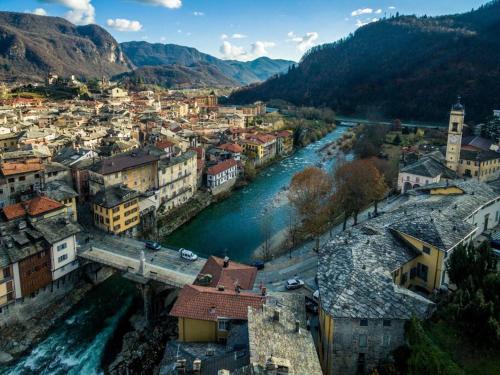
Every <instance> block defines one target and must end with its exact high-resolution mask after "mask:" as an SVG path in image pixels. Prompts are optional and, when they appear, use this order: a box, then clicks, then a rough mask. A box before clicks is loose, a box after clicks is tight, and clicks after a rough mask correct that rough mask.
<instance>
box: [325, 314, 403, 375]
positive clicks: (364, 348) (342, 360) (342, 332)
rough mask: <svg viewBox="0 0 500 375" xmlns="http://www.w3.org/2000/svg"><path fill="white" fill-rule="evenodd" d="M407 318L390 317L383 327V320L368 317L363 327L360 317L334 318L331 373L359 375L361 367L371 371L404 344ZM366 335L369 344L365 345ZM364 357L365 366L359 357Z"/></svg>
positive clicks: (365, 370) (366, 371)
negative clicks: (386, 324)
mask: <svg viewBox="0 0 500 375" xmlns="http://www.w3.org/2000/svg"><path fill="white" fill-rule="evenodd" d="M404 325H405V321H404V320H399V319H398V320H390V326H384V324H383V320H382V319H368V325H367V326H361V325H360V320H359V319H334V326H333V329H334V335H333V345H332V348H331V349H330V358H332V361H331V368H330V371H329V372H328V373H329V374H345V375H351V374H352V375H356V374H358V369H359V367H358V366H361V367H364V369H363V370H362V373H368V372H369V370H370V369H372V368H373V367H375V366H377V365H378V364H379V363H380V361H382V360H385V359H387V358H389V357H390V353H391V352H392V351H393V350H394V349H396V348H397V347H399V346H401V345H403V344H404V342H405V339H404ZM364 338H366V345H364V342H363V341H364ZM363 356H364V366H363V365H360V363H361V362H360V359H361V358H362V357H363Z"/></svg>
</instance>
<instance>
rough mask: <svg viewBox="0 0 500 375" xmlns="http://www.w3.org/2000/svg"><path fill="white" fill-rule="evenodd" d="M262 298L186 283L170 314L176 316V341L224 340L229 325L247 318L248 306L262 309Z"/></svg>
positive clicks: (221, 341)
mask: <svg viewBox="0 0 500 375" xmlns="http://www.w3.org/2000/svg"><path fill="white" fill-rule="evenodd" d="M263 302H264V297H262V296H260V295H258V294H255V293H252V292H248V291H236V290H230V289H227V288H226V289H224V287H220V288H212V287H205V286H198V285H186V286H184V288H182V290H181V292H180V294H179V297H178V299H177V301H176V302H175V304H174V306H173V307H172V310H171V311H170V315H172V316H175V317H177V318H178V321H179V341H184V342H219V343H225V342H226V339H227V337H228V335H229V332H230V331H231V328H232V326H234V325H239V324H241V323H243V322H245V321H247V319H248V307H253V308H255V309H258V308H262V304H263Z"/></svg>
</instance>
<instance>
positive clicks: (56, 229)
mask: <svg viewBox="0 0 500 375" xmlns="http://www.w3.org/2000/svg"><path fill="white" fill-rule="evenodd" d="M32 225H33V228H34V229H35V230H36V231H38V232H39V233H41V234H42V236H43V237H44V238H45V240H46V241H47V242H48V243H50V244H54V243H56V242H58V241H61V240H63V239H65V238H67V237H69V236H72V235H74V234H77V233H79V232H81V230H82V228H81V227H80V225H78V224H77V223H75V222H73V221H71V220H69V219H68V218H65V217H64V216H63V215H62V216H61V215H60V216H55V217H51V218H48V219H44V220H40V221H37V222H34V223H33V224H32Z"/></svg>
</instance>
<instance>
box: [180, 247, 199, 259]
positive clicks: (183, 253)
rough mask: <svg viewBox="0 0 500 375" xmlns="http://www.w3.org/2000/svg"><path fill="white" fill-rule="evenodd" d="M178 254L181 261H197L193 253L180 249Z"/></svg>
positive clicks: (196, 256)
mask: <svg viewBox="0 0 500 375" xmlns="http://www.w3.org/2000/svg"><path fill="white" fill-rule="evenodd" d="M179 254H180V255H181V258H182V259H186V260H191V261H195V260H196V259H198V255H196V254H195V253H193V252H192V251H190V250H186V249H180V250H179Z"/></svg>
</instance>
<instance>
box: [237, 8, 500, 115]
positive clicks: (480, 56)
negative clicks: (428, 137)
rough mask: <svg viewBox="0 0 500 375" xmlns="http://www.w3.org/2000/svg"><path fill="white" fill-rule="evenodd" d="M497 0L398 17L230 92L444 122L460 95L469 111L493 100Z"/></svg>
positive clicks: (499, 45)
mask: <svg viewBox="0 0 500 375" xmlns="http://www.w3.org/2000/svg"><path fill="white" fill-rule="evenodd" d="M498 35H500V2H499V1H494V2H491V3H489V4H488V5H486V6H483V7H481V8H479V9H477V10H475V11H471V12H468V13H463V14H456V15H448V16H439V17H415V16H400V17H393V18H387V19H383V20H381V21H379V22H374V23H371V24H368V25H366V26H364V27H361V28H359V29H358V30H357V31H356V32H355V33H353V34H352V35H351V36H349V37H347V38H344V39H342V40H340V41H337V42H335V43H329V44H325V45H322V46H319V47H315V48H313V49H311V50H310V51H308V52H307V53H306V54H305V55H304V57H303V58H302V59H301V61H300V63H299V64H298V66H296V67H293V68H292V69H290V71H289V72H288V73H286V74H281V75H280V76H279V77H274V78H271V79H269V80H267V81H266V82H264V83H262V84H258V85H251V86H249V87H245V88H243V89H241V90H239V91H237V92H235V93H234V94H233V95H231V97H230V98H229V101H230V102H232V103H246V102H251V101H254V100H257V99H260V100H271V99H282V100H285V101H288V102H291V103H293V104H296V105H313V106H327V107H330V108H332V109H334V110H336V111H337V112H339V113H342V114H346V115H365V116H369V117H381V118H404V119H406V120H431V121H445V120H446V118H447V111H448V109H449V106H450V103H453V102H454V100H456V96H457V95H461V96H462V98H463V101H464V103H465V104H466V105H467V111H468V115H470V116H469V118H474V119H482V118H484V117H485V116H488V115H489V114H490V113H491V110H493V109H495V106H498V105H500V92H499V90H498V89H497V88H498V87H500V64H499V62H500V41H499V40H498V39H499V38H498V37H497V36H498Z"/></svg>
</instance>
